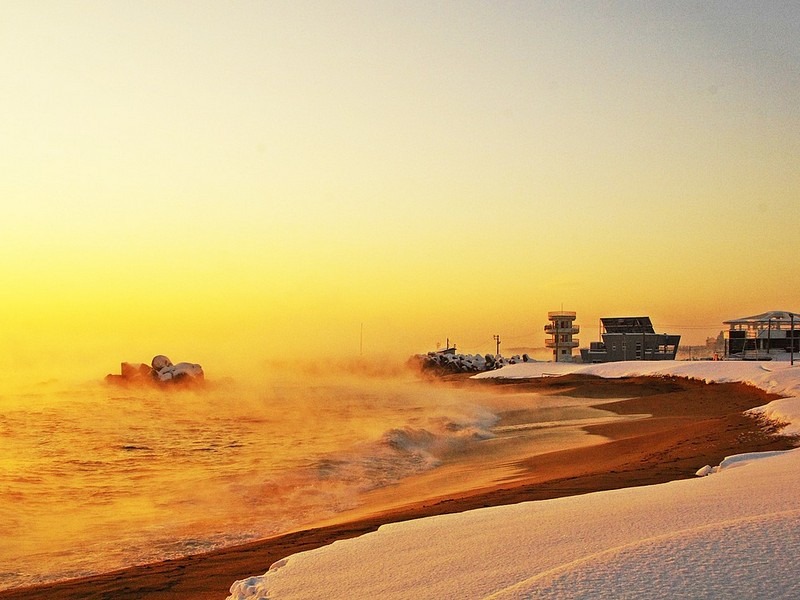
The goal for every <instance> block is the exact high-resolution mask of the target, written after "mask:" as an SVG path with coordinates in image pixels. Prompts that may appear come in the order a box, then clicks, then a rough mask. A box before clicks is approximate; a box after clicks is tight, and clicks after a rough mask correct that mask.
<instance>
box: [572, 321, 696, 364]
mask: <svg viewBox="0 0 800 600" xmlns="http://www.w3.org/2000/svg"><path fill="white" fill-rule="evenodd" d="M600 323H601V326H600V328H601V337H602V338H603V341H602V342H592V343H591V344H590V345H589V347H588V348H581V360H582V361H583V362H585V363H604V362H616V361H622V360H675V355H676V354H677V353H678V344H680V341H681V336H680V335H671V334H667V333H656V332H655V329H653V324H652V322H651V321H650V317H606V318H602V319H600Z"/></svg>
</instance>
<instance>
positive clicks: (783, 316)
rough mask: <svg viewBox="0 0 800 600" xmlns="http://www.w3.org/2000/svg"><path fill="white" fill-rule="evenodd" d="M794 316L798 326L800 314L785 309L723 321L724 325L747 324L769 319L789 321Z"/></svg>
mask: <svg viewBox="0 0 800 600" xmlns="http://www.w3.org/2000/svg"><path fill="white" fill-rule="evenodd" d="M792 317H794V320H795V321H796V322H797V324H798V326H799V327H800V314H797V313H792V312H788V311H785V310H771V311H769V312H765V313H761V314H760V315H753V316H752V317H742V318H741V319H731V320H730V321H723V323H724V324H725V325H748V324H756V323H768V322H769V321H774V322H784V323H789V322H791V320H792Z"/></svg>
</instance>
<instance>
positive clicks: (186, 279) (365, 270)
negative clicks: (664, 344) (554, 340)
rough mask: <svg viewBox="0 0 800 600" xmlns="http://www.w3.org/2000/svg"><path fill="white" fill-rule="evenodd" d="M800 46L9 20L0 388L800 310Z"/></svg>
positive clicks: (689, 16)
mask: <svg viewBox="0 0 800 600" xmlns="http://www.w3.org/2000/svg"><path fill="white" fill-rule="evenodd" d="M798 40H800V8H798V7H797V6H795V5H793V4H791V3H780V2H763V3H745V2H703V3H700V2H690V3H680V4H674V3H669V2H654V3H646V4H639V3H632V2H603V3H600V2H591V3H575V4H573V5H561V4H560V3H546V2H529V3H519V2H512V3H503V4H492V3H490V4H486V3H481V2H472V1H468V2H452V3H450V2H448V3H437V4H433V3H428V2H418V1H412V2H403V3H392V2H377V3H375V2H371V3H370V2H236V3H224V4H223V3H215V2H193V3H187V2H177V1H167V2H158V3H156V2H144V3H133V4H130V3H125V2H115V1H112V2H100V1H90V0H85V1H78V2H70V3H61V2H55V1H42V2H23V1H21V0H19V1H16V0H12V1H9V2H5V3H4V4H3V20H2V23H0V57H2V58H0V88H2V93H1V94H0V109H1V110H0V131H1V132H2V137H3V140H4V143H3V144H2V145H0V158H1V159H2V162H3V165H4V168H3V171H2V174H0V194H2V198H3V219H2V237H0V245H1V246H2V252H0V272H2V277H3V281H4V286H3V293H2V296H1V297H2V303H1V304H0V314H1V315H2V317H0V319H2V330H3V337H2V340H3V342H2V345H3V348H2V352H0V356H3V357H4V359H3V364H2V365H0V366H2V368H3V369H11V370H13V369H16V368H20V367H23V366H24V367H26V368H28V367H30V368H37V369H41V370H43V371H44V370H46V369H47V368H48V366H47V365H48V363H50V364H52V363H53V362H60V361H72V362H74V361H78V362H81V363H83V364H84V365H85V366H86V369H87V371H102V373H104V372H105V371H104V370H105V369H113V368H116V366H117V365H118V362H119V361H121V360H142V361H147V360H149V359H150V358H151V357H152V355H154V354H158V353H164V354H167V355H168V356H171V357H172V358H173V359H174V360H189V361H193V362H200V363H203V364H204V366H205V367H206V370H207V372H213V371H214V370H217V369H213V368H209V363H212V364H213V363H214V362H216V361H219V362H226V364H227V367H226V368H231V367H232V365H235V363H236V361H238V360H243V359H245V358H246V359H248V360H250V359H252V360H260V359H262V358H263V357H269V356H280V355H284V356H297V355H299V354H303V353H307V352H311V351H314V352H319V353H321V354H335V355H341V356H357V355H359V354H361V353H362V352H363V354H365V355H370V356H376V355H384V354H386V355H393V356H398V357H404V356H407V355H408V354H411V353H415V352H421V351H426V350H430V349H433V348H434V347H435V345H436V344H437V343H440V344H444V343H445V340H446V338H448V337H449V338H450V339H451V340H452V341H455V342H456V343H458V344H459V348H460V349H463V350H464V351H466V352H480V353H485V352H490V351H492V350H493V349H494V343H493V341H492V336H493V335H494V334H500V335H501V337H502V338H503V340H504V343H505V346H504V347H511V346H540V345H542V343H543V339H544V332H543V325H544V324H545V323H546V318H547V312H548V311H550V310H557V309H559V308H562V307H563V308H564V309H568V310H575V311H576V312H577V313H578V320H577V322H578V323H579V324H580V325H581V326H582V328H583V332H582V335H581V342H582V345H588V342H590V341H592V340H593V339H596V334H597V328H596V324H597V321H598V318H599V317H601V316H617V315H626V314H647V315H650V316H651V317H652V318H653V321H654V324H655V326H656V328H657V329H658V330H668V331H670V332H676V333H681V334H682V335H683V336H684V341H686V342H688V343H702V342H703V341H704V340H705V337H706V336H711V335H716V334H717V333H718V332H719V331H720V330H721V329H723V325H722V321H724V320H726V319H729V318H735V317H741V316H746V315H750V314H755V313H759V312H763V311H766V310H773V309H774V310H798V309H799V308H800V307H798V305H797V304H796V302H797V298H798V297H799V295H800V294H798V292H800V279H798V278H797V277H796V274H797V267H796V259H795V258H794V256H793V252H792V251H793V249H794V248H793V246H794V242H796V240H797V225H796V218H795V215H796V208H797V190H798V183H800V181H799V179H800V174H799V172H798V170H797V168H796V165H797V158H798V155H799V152H798V150H800V148H799V145H800V119H799V118H798V110H800V109H798V103H797V98H799V97H800V67H799V66H798V65H800V45H799V44H798ZM501 350H502V348H501ZM102 360H105V362H97V361H102ZM93 361H94V364H87V363H92V362H93Z"/></svg>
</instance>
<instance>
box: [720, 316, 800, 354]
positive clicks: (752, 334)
mask: <svg viewBox="0 0 800 600" xmlns="http://www.w3.org/2000/svg"><path fill="white" fill-rule="evenodd" d="M724 323H725V325H727V326H728V328H729V329H728V331H726V332H725V355H726V356H732V357H741V358H754V357H759V356H769V355H771V354H776V353H783V352H795V353H797V352H800V314H797V313H792V312H787V311H781V310H773V311H769V312H765V313H761V314H760V315H753V316H752V317H743V318H741V319H731V320H730V321H724Z"/></svg>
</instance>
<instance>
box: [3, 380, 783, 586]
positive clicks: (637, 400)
mask: <svg viewBox="0 0 800 600" xmlns="http://www.w3.org/2000/svg"><path fill="white" fill-rule="evenodd" d="M449 384H450V385H470V386H475V385H482V386H493V388H494V389H496V391H497V393H505V392H513V393H518V392H520V391H526V390H530V391H535V392H537V393H544V394H564V395H568V396H578V397H585V398H597V399H598V404H599V403H601V402H603V404H602V406H601V408H603V409H604V410H610V411H613V412H615V413H617V414H624V415H635V414H649V415H651V416H650V417H648V418H645V419H637V420H632V421H621V422H615V423H610V424H604V425H597V426H591V427H587V428H586V429H587V430H588V431H589V432H590V433H594V434H597V435H602V436H604V437H606V438H608V441H606V442H603V443H601V444H599V445H595V446H590V447H584V448H578V449H574V450H562V451H558V452H551V453H548V454H544V455H539V456H536V457H532V458H530V459H527V460H524V461H522V462H520V463H519V464H518V465H516V466H517V470H516V472H517V475H515V476H514V477H513V478H510V479H509V480H508V481H504V482H498V483H496V484H495V485H492V486H490V487H484V488H480V489H465V490H464V491H462V492H460V493H457V494H451V495H449V496H448V497H444V498H434V499H427V500H421V501H417V502H412V503H409V504H408V505H407V506H404V507H402V508H400V509H393V510H390V511H385V512H380V513H377V514H371V515H367V516H355V515H354V514H350V513H348V514H345V515H342V516H341V517H340V520H339V522H333V523H331V524H326V525H325V526H321V527H317V528H312V529H307V530H303V531H298V532H293V533H288V534H284V535H280V536H276V537H274V538H269V539H266V540H262V541H258V542H253V543H250V544H246V545H242V546H236V547H232V548H226V549H223V550H218V551H214V552H211V553H208V554H202V555H196V556H191V557H187V558H182V559H178V560H171V561H164V562H161V563H156V564H152V565H145V566H138V567H130V568H128V569H124V570H121V571H116V572H113V573H107V574H103V575H97V576H92V577H87V578H83V579H77V580H72V581H66V582H59V583H55V584H49V585H45V586H41V587H35V588H27V589H16V590H7V591H4V592H0V599H11V598H15V599H20V600H21V599H23V598H24V599H25V600H37V599H42V600H44V599H48V600H67V599H87V600H88V599H92V600H94V599H96V600H100V599H103V600H106V599H108V600H111V599H114V600H134V599H138V598H147V599H152V600H173V599H174V600H177V599H179V598H180V599H184V600H185V599H187V598H192V599H195V600H206V599H208V600H211V599H215V600H222V599H224V598H225V597H226V596H227V595H228V589H229V588H230V586H231V584H232V583H233V582H234V581H235V580H237V579H243V578H246V577H249V576H252V575H261V574H263V573H264V572H265V571H266V570H267V568H268V567H269V566H270V565H271V564H272V563H273V562H275V561H276V560H279V559H281V558H283V557H285V556H288V555H290V554H293V553H296V552H301V551H303V550H310V549H313V548H317V547H319V546H323V545H326V544H330V543H332V542H334V541H336V540H339V539H345V538H350V537H355V536H358V535H362V534H364V533H367V532H370V531H374V530H375V529H377V528H378V527H379V526H380V525H382V524H384V523H389V522H396V521H405V520H409V519H417V518H422V517H426V516H431V515H438V514H445V513H453V512H461V511H464V510H470V509H474V508H481V507H487V506H499V505H503V504H513V503H517V502H524V501H527V500H542V499H548V498H557V497H562V496H570V495H575V494H585V493H588V492H593V491H600V490H609V489H616V488H622V487H634V486H640V485H650V484H656V483H664V482H667V481H671V480H675V479H685V478H691V477H694V473H695V472H696V471H697V470H698V469H699V468H700V467H702V466H704V465H706V464H708V465H712V466H713V465H717V464H719V463H720V461H721V460H722V459H723V458H724V457H725V456H728V455H731V454H739V453H743V452H758V451H765V450H784V449H789V448H793V447H795V440H793V439H791V438H786V437H783V436H777V435H774V430H773V429H772V428H770V427H767V426H766V425H765V424H764V423H762V422H759V421H758V420H756V419H754V418H751V417H748V416H745V415H743V412H744V411H745V410H747V409H749V408H753V407H756V406H761V405H763V404H766V403H767V402H769V401H770V400H773V399H775V398H777V396H775V395H771V394H767V393H765V392H762V391H761V390H758V389H756V388H753V387H750V386H747V385H744V384H730V383H725V384H704V383H702V382H698V381H692V380H686V379H680V378H671V377H670V378H648V377H635V378H623V379H601V378H595V377H588V376H575V375H567V376H564V377H553V378H542V379H536V380H529V381H520V380H514V381H497V380H479V381H476V380H465V379H463V378H455V379H454V380H453V381H451V382H449ZM609 398H630V399H628V400H621V401H615V402H610V403H608V402H607V400H608V399H609Z"/></svg>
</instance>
